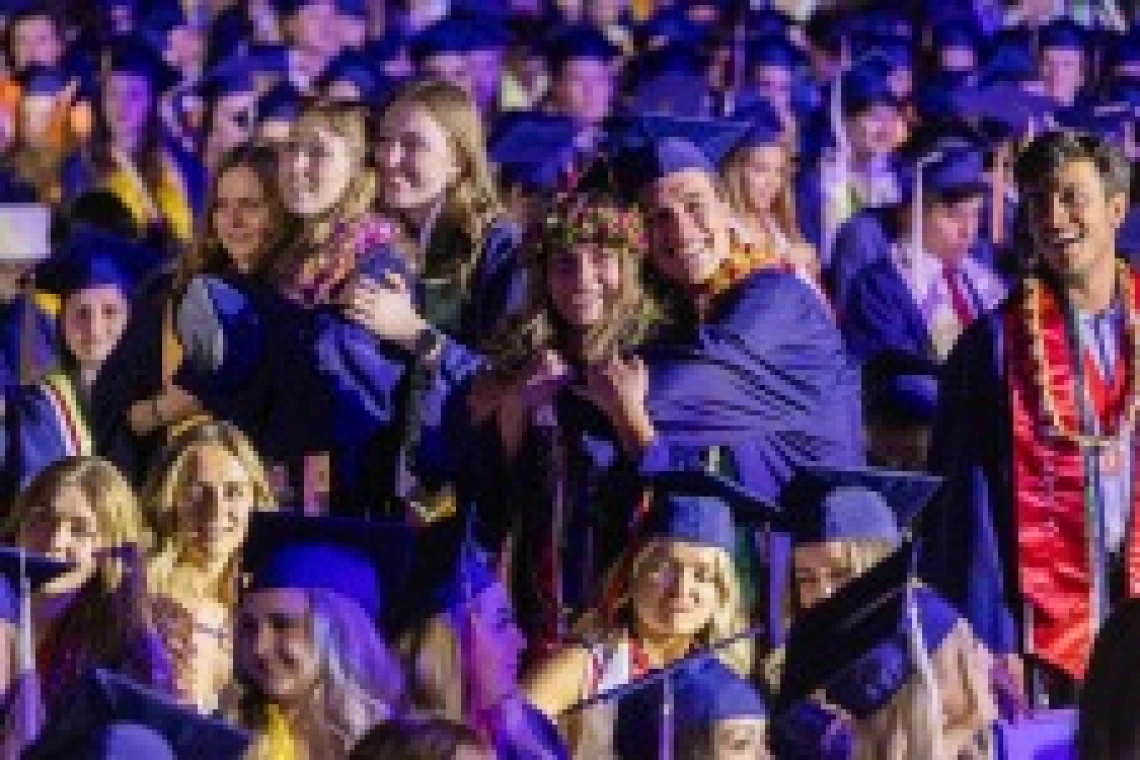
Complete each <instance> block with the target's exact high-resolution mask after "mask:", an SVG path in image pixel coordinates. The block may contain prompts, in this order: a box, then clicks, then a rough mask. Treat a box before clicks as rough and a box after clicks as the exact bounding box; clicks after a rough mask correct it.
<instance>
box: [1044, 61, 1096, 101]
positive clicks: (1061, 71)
mask: <svg viewBox="0 0 1140 760" xmlns="http://www.w3.org/2000/svg"><path fill="white" fill-rule="evenodd" d="M1084 68H1085V59H1084V54H1083V53H1082V52H1081V51H1079V50H1068V49H1064V48H1048V49H1046V50H1043V51H1041V81H1042V82H1043V83H1044V85H1045V94H1046V95H1048V96H1049V97H1050V98H1052V99H1053V100H1055V101H1057V102H1058V103H1061V104H1063V105H1072V104H1073V101H1074V100H1075V99H1076V97H1077V91H1078V90H1080V89H1081V85H1082V84H1083V83H1084V78H1085V74H1084Z"/></svg>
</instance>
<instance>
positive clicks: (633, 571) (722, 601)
mask: <svg viewBox="0 0 1140 760" xmlns="http://www.w3.org/2000/svg"><path fill="white" fill-rule="evenodd" d="M669 543H670V541H669V540H668V539H664V538H654V539H650V540H649V541H647V542H646V543H645V544H644V545H642V546H641V547H639V548H638V549H636V551H634V553H633V554H632V559H629V560H628V561H626V558H623V559H621V560H619V561H618V562H616V563H615V564H614V566H613V567H612V568H611V569H610V571H609V573H608V575H607V577H606V579H605V582H604V584H603V588H604V589H606V590H607V592H608V593H607V595H608V597H609V598H608V599H605V600H603V607H602V608H601V609H598V610H593V611H591V612H590V613H588V614H587V615H585V616H583V619H582V621H581V622H580V623H579V625H578V627H577V629H576V631H575V632H576V633H577V634H579V635H580V636H582V637H584V638H586V639H588V640H590V639H592V640H602V641H606V640H609V641H614V640H616V639H618V638H621V637H624V636H628V635H630V634H631V633H632V630H633V626H634V615H635V613H634V609H633V607H634V605H633V589H634V587H635V586H636V585H637V579H638V578H640V577H641V576H642V575H643V574H644V573H645V572H646V568H647V566H648V565H649V563H650V562H651V561H652V560H653V559H654V558H655V555H656V554H657V553H658V552H659V551H661V550H662V549H663V548H664V547H665V546H666V545H668V544H669ZM713 551H715V557H716V559H715V560H714V566H713V569H714V572H715V573H716V585H717V591H718V600H717V601H718V604H717V606H716V609H715V610H714V611H713V614H712V616H711V617H710V618H709V623H708V625H707V626H705V628H704V629H703V630H701V631H700V632H699V633H698V634H697V640H696V642H695V643H696V645H697V646H707V645H709V644H712V643H714V642H717V641H721V640H723V639H727V638H729V637H731V636H735V635H737V634H740V633H743V632H744V631H745V630H747V628H748V623H747V614H746V612H745V610H744V602H743V594H742V593H741V590H740V582H739V580H738V579H737V576H736V568H735V567H734V565H733V562H732V557H731V556H729V553H728V552H727V551H725V550H724V549H720V548H716V549H714V550H713ZM752 657H753V647H752V643H751V641H750V640H749V639H743V640H741V641H740V642H738V643H736V644H732V645H730V646H727V647H723V648H722V649H720V650H718V652H717V658H718V659H719V660H721V662H723V663H724V664H725V665H726V666H727V667H729V668H731V669H732V670H734V671H735V672H736V673H737V674H739V675H741V676H743V677H745V678H748V677H749V675H750V673H751V670H752Z"/></svg>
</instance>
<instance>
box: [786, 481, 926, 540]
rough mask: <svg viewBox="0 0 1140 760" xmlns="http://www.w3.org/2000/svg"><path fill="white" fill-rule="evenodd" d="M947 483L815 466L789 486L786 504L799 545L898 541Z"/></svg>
mask: <svg viewBox="0 0 1140 760" xmlns="http://www.w3.org/2000/svg"><path fill="white" fill-rule="evenodd" d="M941 487H942V478H938V477H934V476H933V475H923V474H921V473H913V472H895V471H893V470H877V469H872V468H866V467H827V466H823V465H809V466H806V467H802V468H800V469H799V470H797V471H796V474H795V475H793V476H792V480H791V481H790V482H789V483H788V484H787V485H786V486H784V489H783V490H782V491H781V493H780V506H781V508H782V509H783V512H784V515H785V518H784V519H785V522H786V524H787V526H788V527H789V529H790V532H791V535H792V541H793V543H795V544H797V545H803V544H822V543H826V542H828V541H891V542H895V543H897V542H900V541H901V540H902V536H903V532H904V531H905V530H907V528H908V527H909V526H910V525H911V524H912V523H913V522H914V520H915V518H916V516H917V515H918V513H919V512H921V511H922V510H923V509H924V508H925V507H926V505H927V504H929V503H930V500H931V499H933V498H934V495H935V494H936V493H937V492H938V489H939V488H941Z"/></svg>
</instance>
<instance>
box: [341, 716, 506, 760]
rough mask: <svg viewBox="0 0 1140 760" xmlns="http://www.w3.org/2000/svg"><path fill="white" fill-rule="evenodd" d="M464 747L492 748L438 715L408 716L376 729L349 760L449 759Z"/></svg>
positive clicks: (374, 728)
mask: <svg viewBox="0 0 1140 760" xmlns="http://www.w3.org/2000/svg"><path fill="white" fill-rule="evenodd" d="M462 747H470V748H479V749H487V748H488V745H487V743H486V742H484V741H483V740H482V739H481V738H479V735H478V734H477V733H475V731H473V730H472V729H470V728H468V727H467V726H466V725H464V724H462V723H457V722H455V721H452V720H448V719H446V718H441V717H436V716H423V717H406V718H400V719H396V720H390V721H386V722H384V723H379V724H377V725H375V726H373V727H372V729H371V730H370V731H369V732H368V733H367V734H365V735H364V737H363V738H362V739H361V740H360V742H359V743H357V745H356V746H355V747H354V748H353V750H352V753H351V754H350V755H349V760H449V759H450V758H453V757H455V753H456V752H458V751H459V749H460V748H462Z"/></svg>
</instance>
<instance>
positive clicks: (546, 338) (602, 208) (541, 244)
mask: <svg viewBox="0 0 1140 760" xmlns="http://www.w3.org/2000/svg"><path fill="white" fill-rule="evenodd" d="M644 225H645V222H644V218H643V216H642V214H641V211H640V210H639V209H638V207H636V206H629V205H625V204H623V203H621V202H619V201H618V200H616V199H614V198H613V197H610V196H607V195H602V194H593V193H574V194H571V195H566V196H563V197H561V198H558V199H556V200H555V201H554V202H552V203H551V204H550V206H549V208H548V209H547V210H546V211H545V212H543V213H540V214H539V215H538V218H537V221H536V222H535V223H534V224H533V225H532V227H531V229H530V230H528V231H527V234H526V236H525V238H524V245H523V253H524V255H525V257H526V258H525V260H526V264H527V276H526V282H527V286H528V298H527V304H526V307H525V308H524V309H523V310H522V311H521V312H520V313H519V315H518V316H517V317H514V318H512V319H509V320H508V321H507V322H506V323H505V324H504V325H503V326H502V328H501V329H500V330H499V331H498V332H497V333H496V334H495V335H494V336H493V337H492V338H491V340H490V341H489V343H488V347H487V348H488V353H489V354H490V357H491V367H492V371H494V372H496V373H502V374H503V376H504V377H505V376H506V375H513V374H515V373H517V372H521V371H523V369H524V368H525V367H526V366H528V364H529V362H530V361H532V360H533V359H535V358H536V357H538V356H540V355H541V354H542V353H543V352H544V351H546V350H548V349H554V350H558V351H564V350H565V342H566V341H565V337H566V336H565V328H564V326H563V325H562V321H561V319H560V318H559V317H558V315H557V313H556V312H555V310H554V306H553V304H552V303H551V300H550V271H549V270H550V263H551V259H552V256H553V255H554V253H555V252H557V251H560V250H565V249H566V247H567V246H579V245H597V246H600V247H602V248H604V249H606V250H611V251H614V252H616V253H617V254H618V256H619V261H620V265H621V287H620V292H619V293H618V295H617V298H616V299H615V300H614V301H613V302H612V303H609V304H607V305H606V314H605V317H604V318H603V319H602V320H601V321H600V322H599V323H598V324H597V325H594V326H593V327H591V328H589V330H588V331H587V334H586V335H585V337H584V340H583V341H582V343H581V345H582V348H581V352H580V355H579V356H576V357H573V358H574V359H575V360H577V361H581V362H583V363H585V364H594V363H597V362H601V361H605V360H606V359H608V358H610V357H613V356H618V355H621V354H622V353H625V352H626V351H628V350H630V349H632V348H633V347H635V346H637V345H638V344H639V343H641V342H642V341H643V340H644V339H645V337H646V336H647V335H648V334H649V332H650V331H651V329H652V328H653V326H654V325H655V324H657V322H658V321H659V320H660V317H661V313H660V310H659V309H658V308H657V305H656V304H655V302H654V301H653V300H652V299H651V298H649V296H648V295H647V294H646V292H645V290H644V289H643V288H642V285H641V283H642V263H643V260H644V257H645V248H646V243H645V235H644Z"/></svg>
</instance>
